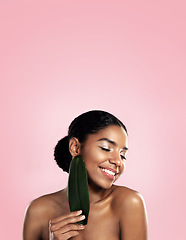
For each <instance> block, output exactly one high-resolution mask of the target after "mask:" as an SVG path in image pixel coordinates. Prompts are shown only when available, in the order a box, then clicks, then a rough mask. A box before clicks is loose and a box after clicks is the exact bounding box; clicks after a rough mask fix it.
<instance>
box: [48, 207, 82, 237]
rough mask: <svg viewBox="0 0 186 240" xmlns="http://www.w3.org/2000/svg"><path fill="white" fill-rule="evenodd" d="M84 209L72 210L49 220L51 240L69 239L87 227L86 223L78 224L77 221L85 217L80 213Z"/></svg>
mask: <svg viewBox="0 0 186 240" xmlns="http://www.w3.org/2000/svg"><path fill="white" fill-rule="evenodd" d="M81 213H82V210H80V211H76V212H71V213H68V214H66V215H63V216H61V217H58V218H54V219H52V220H51V221H50V222H49V240H67V239H69V238H71V237H75V236H77V235H79V231H80V230H83V229H84V228H85V226H84V225H78V224H77V222H79V221H81V220H83V219H85V216H84V215H81V216H80V214H81Z"/></svg>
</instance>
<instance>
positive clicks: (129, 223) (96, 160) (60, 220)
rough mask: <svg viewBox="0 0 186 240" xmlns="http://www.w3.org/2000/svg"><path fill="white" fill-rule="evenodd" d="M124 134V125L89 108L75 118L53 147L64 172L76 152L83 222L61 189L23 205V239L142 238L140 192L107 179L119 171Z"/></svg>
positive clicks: (125, 145) (122, 162) (144, 231)
mask: <svg viewBox="0 0 186 240" xmlns="http://www.w3.org/2000/svg"><path fill="white" fill-rule="evenodd" d="M127 151H128V134H127V129H126V127H125V126H124V124H123V123H122V122H121V121H120V120H118V119H117V118H116V117H114V116H113V115H112V114H110V113H107V112H104V111H98V110H94V111H89V112H86V113H83V114H82V115H80V116H78V117H77V118H75V119H74V120H73V121H72V123H71V124H70V126H69V130H68V136H66V137H64V138H63V139H61V140H60V141H59V142H58V144H57V145H56V147H55V151H54V156H55V160H56V162H57V164H58V166H59V167H60V168H62V169H63V171H66V172H68V171H69V165H70V162H71V160H72V158H73V157H75V156H77V155H81V156H82V158H83V160H84V163H85V166H86V169H87V174H88V187H89V196H90V212H89V218H88V224H87V225H85V226H83V225H78V224H77V222H79V221H80V220H82V219H84V218H85V216H83V215H82V214H81V213H82V211H81V209H79V210H80V211H78V212H70V208H69V203H68V190H67V188H65V189H63V190H61V191H59V192H56V193H52V194H48V195H45V196H42V197H40V198H38V199H36V200H34V201H33V202H32V203H31V204H30V206H29V207H28V209H27V212H26V215H25V221H24V227H23V239H24V240H41V239H42V240H66V239H74V240H75V239H76V240H108V239H109V240H147V217H146V211H145V204H144V201H143V198H142V196H141V195H140V194H139V193H138V192H136V191H134V190H132V189H129V188H127V187H123V186H117V185H114V184H113V183H114V182H115V181H116V180H117V179H118V178H119V177H120V175H121V174H122V172H123V171H124V169H125V164H126V154H127Z"/></svg>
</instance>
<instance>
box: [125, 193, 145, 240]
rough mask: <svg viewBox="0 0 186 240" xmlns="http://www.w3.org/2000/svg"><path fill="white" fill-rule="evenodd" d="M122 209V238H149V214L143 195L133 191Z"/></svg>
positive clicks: (133, 239)
mask: <svg viewBox="0 0 186 240" xmlns="http://www.w3.org/2000/svg"><path fill="white" fill-rule="evenodd" d="M120 209H121V212H120V229H121V240H124V239H125V240H147V239H148V236H147V214H146V208H145V203H144V200H143V197H142V196H141V195H140V194H139V193H137V192H133V193H132V194H130V195H129V196H127V198H126V199H125V201H124V202H123V203H122V206H121V208H120Z"/></svg>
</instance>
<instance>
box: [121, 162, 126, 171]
mask: <svg viewBox="0 0 186 240" xmlns="http://www.w3.org/2000/svg"><path fill="white" fill-rule="evenodd" d="M125 168H126V163H125V162H123V163H122V165H121V167H120V171H121V173H122V172H124V171H125Z"/></svg>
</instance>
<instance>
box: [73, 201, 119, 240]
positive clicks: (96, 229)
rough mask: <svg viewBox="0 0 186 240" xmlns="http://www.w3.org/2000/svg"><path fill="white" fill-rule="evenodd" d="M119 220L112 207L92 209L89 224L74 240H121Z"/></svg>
mask: <svg viewBox="0 0 186 240" xmlns="http://www.w3.org/2000/svg"><path fill="white" fill-rule="evenodd" d="M119 235H120V230H119V220H118V217H117V216H115V215H114V213H113V211H112V209H111V207H110V205H107V206H104V207H97V206H96V207H92V208H91V209H90V214H89V219H88V224H87V225H86V226H85V229H84V230H82V231H80V234H79V235H78V236H77V237H74V238H72V239H73V240H108V239H109V240H119V239H120V237H119Z"/></svg>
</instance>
